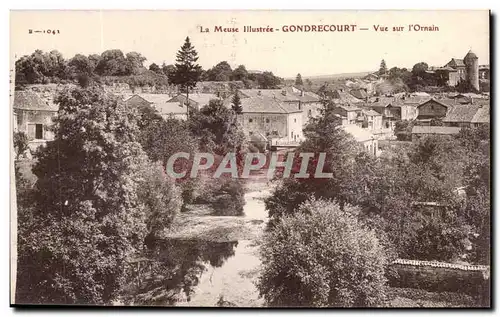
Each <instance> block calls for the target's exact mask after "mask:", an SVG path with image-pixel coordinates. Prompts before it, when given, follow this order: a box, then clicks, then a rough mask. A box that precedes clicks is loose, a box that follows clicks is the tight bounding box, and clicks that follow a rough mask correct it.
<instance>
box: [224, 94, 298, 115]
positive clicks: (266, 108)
mask: <svg viewBox="0 0 500 317" xmlns="http://www.w3.org/2000/svg"><path fill="white" fill-rule="evenodd" d="M226 105H227V106H229V105H230V102H227V101H226ZM241 107H242V108H243V111H242V112H243V113H294V112H302V110H299V109H298V108H297V107H296V106H294V105H290V104H287V103H285V102H281V101H279V100H278V99H275V98H272V97H267V96H256V97H249V98H241Z"/></svg>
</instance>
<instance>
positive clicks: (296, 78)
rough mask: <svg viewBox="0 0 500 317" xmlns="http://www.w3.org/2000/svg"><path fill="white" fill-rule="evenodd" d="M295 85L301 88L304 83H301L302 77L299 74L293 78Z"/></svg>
mask: <svg viewBox="0 0 500 317" xmlns="http://www.w3.org/2000/svg"><path fill="white" fill-rule="evenodd" d="M295 85H296V86H302V85H304V83H303V82H302V76H301V75H300V73H299V74H297V77H295Z"/></svg>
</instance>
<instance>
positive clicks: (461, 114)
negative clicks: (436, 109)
mask: <svg viewBox="0 0 500 317" xmlns="http://www.w3.org/2000/svg"><path fill="white" fill-rule="evenodd" d="M479 108H481V106H480V105H454V106H452V107H450V109H449V110H448V113H447V114H446V117H444V119H443V122H472V118H474V116H475V115H476V113H477V111H478V110H479Z"/></svg>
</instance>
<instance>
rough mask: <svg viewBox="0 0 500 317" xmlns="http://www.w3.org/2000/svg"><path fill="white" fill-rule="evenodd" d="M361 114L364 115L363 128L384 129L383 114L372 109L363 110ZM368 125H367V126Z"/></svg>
mask: <svg viewBox="0 0 500 317" xmlns="http://www.w3.org/2000/svg"><path fill="white" fill-rule="evenodd" d="M361 115H362V117H363V119H364V120H363V124H362V125H361V127H362V128H365V129H368V130H372V131H377V130H381V129H382V115H381V114H380V113H378V112H377V111H375V110H372V109H363V110H361ZM365 125H366V126H365Z"/></svg>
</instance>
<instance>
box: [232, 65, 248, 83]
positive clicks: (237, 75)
mask: <svg viewBox="0 0 500 317" xmlns="http://www.w3.org/2000/svg"><path fill="white" fill-rule="evenodd" d="M231 77H232V80H241V81H243V80H245V79H247V78H248V72H247V69H246V68H245V65H240V66H238V67H236V68H235V69H234V70H233V74H232V76H231Z"/></svg>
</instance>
